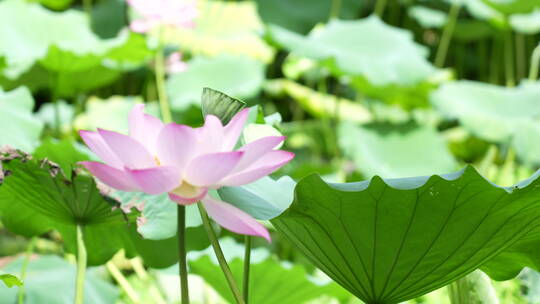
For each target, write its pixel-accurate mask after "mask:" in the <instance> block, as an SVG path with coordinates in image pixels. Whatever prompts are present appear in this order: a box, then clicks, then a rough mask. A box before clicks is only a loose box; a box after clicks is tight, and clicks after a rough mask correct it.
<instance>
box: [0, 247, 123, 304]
mask: <svg viewBox="0 0 540 304" xmlns="http://www.w3.org/2000/svg"><path fill="white" fill-rule="evenodd" d="M22 264H23V259H22V258H19V259H17V260H15V261H13V262H11V263H9V264H8V265H7V266H5V267H4V268H3V270H5V271H10V272H13V273H18V272H19V271H20V270H21V268H22ZM74 280H75V265H73V264H70V263H68V262H67V261H65V260H63V259H62V258H60V257H57V256H53V255H44V256H39V257H38V258H37V259H32V260H31V261H30V262H29V263H28V268H27V270H26V279H25V281H24V303H40V304H71V303H73V299H74V298H75V284H74V283H73V282H74ZM84 287H85V288H84V302H85V303H93V304H114V303H116V301H117V300H118V298H119V296H120V291H119V290H118V288H117V287H116V286H114V285H112V284H111V283H109V282H107V281H105V280H104V279H103V278H101V277H100V274H99V269H92V268H91V269H89V271H88V272H87V273H86V277H85V282H84ZM17 294H18V288H7V287H5V286H2V285H0V303H5V304H7V303H16V302H17Z"/></svg>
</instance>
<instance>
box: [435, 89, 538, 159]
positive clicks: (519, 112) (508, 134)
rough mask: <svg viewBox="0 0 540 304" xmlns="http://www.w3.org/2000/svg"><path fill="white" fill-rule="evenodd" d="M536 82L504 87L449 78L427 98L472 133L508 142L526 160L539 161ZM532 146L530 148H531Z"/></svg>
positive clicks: (441, 111) (488, 138) (495, 140)
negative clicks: (448, 81) (449, 79)
mask: <svg viewBox="0 0 540 304" xmlns="http://www.w3.org/2000/svg"><path fill="white" fill-rule="evenodd" d="M539 94H540V83H537V82H536V83H535V82H525V83H522V84H521V85H519V86H518V87H514V88H508V87H500V86H496V85H492V84H486V83H481V82H474V81H465V80H463V81H456V82H450V83H447V84H445V85H443V86H441V87H440V88H439V89H437V90H436V91H434V92H433V93H432V95H431V102H432V104H433V105H434V106H435V108H436V109H437V110H438V111H439V112H440V113H441V114H442V115H444V116H445V117H447V118H449V119H458V120H459V121H460V123H461V125H462V126H463V127H464V128H466V129H467V130H468V131H469V132H471V133H472V134H474V135H476V136H478V137H480V138H482V139H485V140H488V141H493V142H499V143H508V142H511V143H512V145H513V147H514V148H515V149H516V151H517V152H518V156H519V157H520V158H521V159H522V160H523V161H524V162H526V163H530V164H540V157H539V156H538V155H540V150H539V149H540V146H538V145H535V144H534V143H535V142H539V141H540V120H539V119H540V107H538V95H539ZM533 148H534V149H533Z"/></svg>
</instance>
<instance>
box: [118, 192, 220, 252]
mask: <svg viewBox="0 0 540 304" xmlns="http://www.w3.org/2000/svg"><path fill="white" fill-rule="evenodd" d="M109 196H111V197H113V198H115V199H116V200H118V201H119V202H120V204H121V205H122V208H123V209H124V210H126V211H128V210H129V209H132V208H135V209H140V219H141V220H140V221H139V223H138V225H137V226H138V227H137V232H138V233H140V234H141V236H142V237H143V238H145V239H148V240H168V239H174V240H176V232H177V223H178V220H177V205H176V203H174V202H173V201H171V200H170V199H169V196H168V195H167V194H161V195H149V194H145V193H142V192H123V191H114V192H112V193H110V194H109ZM201 225H202V220H201V217H200V215H199V212H198V210H197V206H195V205H192V206H187V207H186V227H187V229H186V238H187V239H188V242H187V243H186V246H187V251H190V250H201V249H203V248H206V247H208V246H209V245H210V243H209V241H208V238H207V237H206V234H205V231H204V229H203V227H202V226H201Z"/></svg>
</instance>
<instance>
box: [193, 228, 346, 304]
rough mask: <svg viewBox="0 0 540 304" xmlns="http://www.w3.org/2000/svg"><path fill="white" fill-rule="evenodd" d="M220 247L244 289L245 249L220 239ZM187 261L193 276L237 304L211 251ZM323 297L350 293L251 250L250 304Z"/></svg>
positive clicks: (195, 254)
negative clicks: (317, 280) (201, 279)
mask: <svg viewBox="0 0 540 304" xmlns="http://www.w3.org/2000/svg"><path fill="white" fill-rule="evenodd" d="M220 244H221V246H222V248H223V251H224V254H225V257H226V258H227V261H228V262H229V266H230V268H231V271H232V273H233V276H234V278H235V280H236V282H237V284H238V286H242V273H243V265H244V262H243V254H244V246H242V245H239V244H237V243H235V242H234V240H233V239H231V238H225V239H221V240H220ZM188 259H189V268H190V272H192V273H194V274H198V275H200V276H201V277H203V278H204V280H205V281H206V282H207V283H208V284H210V285H211V286H212V287H213V288H214V289H215V290H216V291H217V292H218V293H219V294H220V295H221V296H222V297H223V298H224V299H225V300H227V301H228V302H229V303H234V297H233V295H232V293H231V291H230V290H229V288H227V281H226V280H225V277H224V276H223V273H221V271H220V268H219V264H218V262H217V260H216V259H215V257H214V253H213V251H212V249H211V248H207V249H206V250H204V251H200V252H191V253H190V254H189V255H188ZM322 295H330V296H336V297H343V296H345V297H347V295H348V293H347V292H344V291H343V290H342V289H341V288H339V286H336V284H335V283H332V282H331V281H329V280H326V282H322V283H316V282H315V280H314V279H313V278H310V277H309V276H308V275H307V273H306V271H305V270H304V269H303V267H302V266H299V265H294V266H291V265H287V264H285V263H282V262H280V261H278V260H277V259H275V258H273V257H271V256H270V255H269V253H268V251H267V250H266V249H264V248H255V249H252V251H251V266H250V290H249V303H257V304H298V303H307V302H309V301H310V300H313V299H316V298H318V297H320V296H322Z"/></svg>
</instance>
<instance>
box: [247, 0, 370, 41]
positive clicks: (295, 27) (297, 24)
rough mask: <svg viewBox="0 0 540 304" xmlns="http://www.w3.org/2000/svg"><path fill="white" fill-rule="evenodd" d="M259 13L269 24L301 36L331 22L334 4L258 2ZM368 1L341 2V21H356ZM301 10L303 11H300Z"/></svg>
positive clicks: (321, 0) (302, 0)
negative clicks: (318, 25)
mask: <svg viewBox="0 0 540 304" xmlns="http://www.w3.org/2000/svg"><path fill="white" fill-rule="evenodd" d="M256 2H257V11H258V12H259V15H260V16H261V18H262V19H263V21H264V22H265V23H267V24H275V25H279V26H281V27H284V28H286V29H288V30H292V31H295V32H298V33H301V34H305V33H307V32H309V31H310V30H311V29H312V28H313V27H314V26H315V25H316V24H318V23H324V22H326V21H328V20H329V18H330V13H331V11H332V4H337V3H338V2H336V1H334V2H332V1H326V0H273V1H266V0H257V1H256ZM367 2H368V1H357V0H344V1H339V5H340V6H341V7H340V11H339V14H338V16H335V17H338V18H340V19H354V18H357V17H358V15H359V14H360V10H361V9H363V8H364V7H365V6H366V3H367ZM299 8H301V9H299Z"/></svg>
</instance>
